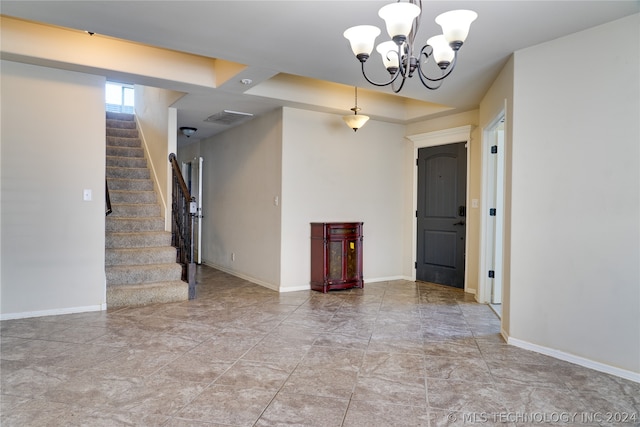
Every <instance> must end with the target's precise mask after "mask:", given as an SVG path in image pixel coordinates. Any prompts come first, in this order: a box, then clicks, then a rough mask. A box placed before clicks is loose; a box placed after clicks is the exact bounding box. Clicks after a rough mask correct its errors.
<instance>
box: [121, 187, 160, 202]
mask: <svg viewBox="0 0 640 427" xmlns="http://www.w3.org/2000/svg"><path fill="white" fill-rule="evenodd" d="M109 197H111V203H112V204H117V203H157V202H158V197H157V196H156V192H155V191H125V190H112V189H111V186H109Z"/></svg>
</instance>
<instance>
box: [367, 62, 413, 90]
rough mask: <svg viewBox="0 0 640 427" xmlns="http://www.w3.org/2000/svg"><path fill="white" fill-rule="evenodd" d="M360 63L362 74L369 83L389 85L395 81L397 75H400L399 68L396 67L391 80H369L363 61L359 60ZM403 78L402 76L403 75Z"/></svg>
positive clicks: (380, 85)
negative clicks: (380, 81) (383, 81)
mask: <svg viewBox="0 0 640 427" xmlns="http://www.w3.org/2000/svg"><path fill="white" fill-rule="evenodd" d="M361 64H362V75H363V76H364V78H365V80H366V81H368V82H369V83H371V84H372V85H374V86H379V87H382V86H389V85H390V84H392V83H393V82H395V81H396V79H397V78H398V76H399V75H400V68H398V70H397V71H396V72H395V73H394V74H393V76H392V77H391V80H389V81H388V82H385V83H378V82H374V81H373V80H371V79H370V78H369V77H367V73H366V72H365V71H364V62H361ZM403 80H404V77H403Z"/></svg>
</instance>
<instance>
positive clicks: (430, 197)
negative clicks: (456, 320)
mask: <svg viewBox="0 0 640 427" xmlns="http://www.w3.org/2000/svg"><path fill="white" fill-rule="evenodd" d="M466 175H467V153H466V148H465V143H457V144H449V145H442V146H437V147H426V148H420V149H419V150H418V211H417V213H416V215H417V217H418V235H417V244H418V247H417V248H416V249H417V251H416V252H417V266H416V279H417V280H421V281H425V282H432V283H439V284H442V285H448V286H455V287H458V288H463V287H464V256H465V254H464V250H465V242H464V239H465V233H466V225H465V221H466V218H465V214H466V212H465V211H466V206H465V203H466V192H467V188H466V184H467V176H466Z"/></svg>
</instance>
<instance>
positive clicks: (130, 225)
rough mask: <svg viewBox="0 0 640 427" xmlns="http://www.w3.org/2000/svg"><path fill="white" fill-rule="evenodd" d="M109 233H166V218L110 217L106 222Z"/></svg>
mask: <svg viewBox="0 0 640 427" xmlns="http://www.w3.org/2000/svg"><path fill="white" fill-rule="evenodd" d="M105 230H106V231H107V232H112V231H115V232H140V231H164V218H161V217H159V218H118V217H113V216H112V215H109V216H108V217H107V220H106V221H105Z"/></svg>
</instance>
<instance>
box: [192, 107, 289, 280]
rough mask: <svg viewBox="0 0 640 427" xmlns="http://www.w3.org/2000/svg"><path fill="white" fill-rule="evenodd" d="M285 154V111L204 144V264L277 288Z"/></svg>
mask: <svg viewBox="0 0 640 427" xmlns="http://www.w3.org/2000/svg"><path fill="white" fill-rule="evenodd" d="M281 153H282V112H281V111H280V110H278V111H274V112H272V113H269V114H266V115H264V116H262V117H258V118H255V119H253V120H251V121H250V122H248V123H245V124H243V125H240V126H237V127H235V128H232V129H230V130H229V131H227V132H224V133H222V134H219V135H216V136H215V137H213V138H210V139H208V140H203V141H201V142H200V155H201V156H202V157H203V158H204V164H203V167H202V172H203V175H202V181H203V184H204V186H203V187H204V188H203V207H202V209H203V212H204V214H205V218H204V220H203V227H202V230H203V231H202V260H203V262H204V263H205V264H209V265H212V266H214V267H217V268H220V269H222V270H224V271H227V272H230V273H232V274H235V275H237V276H240V277H244V278H247V279H249V280H251V281H253V282H255V283H259V284H261V285H263V286H266V287H269V288H271V289H276V290H277V289H278V286H279V283H280V207H279V206H275V205H274V203H273V199H274V197H280V188H281V176H282V167H281V161H282V160H281V159H282V154H281ZM232 254H235V260H232Z"/></svg>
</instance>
